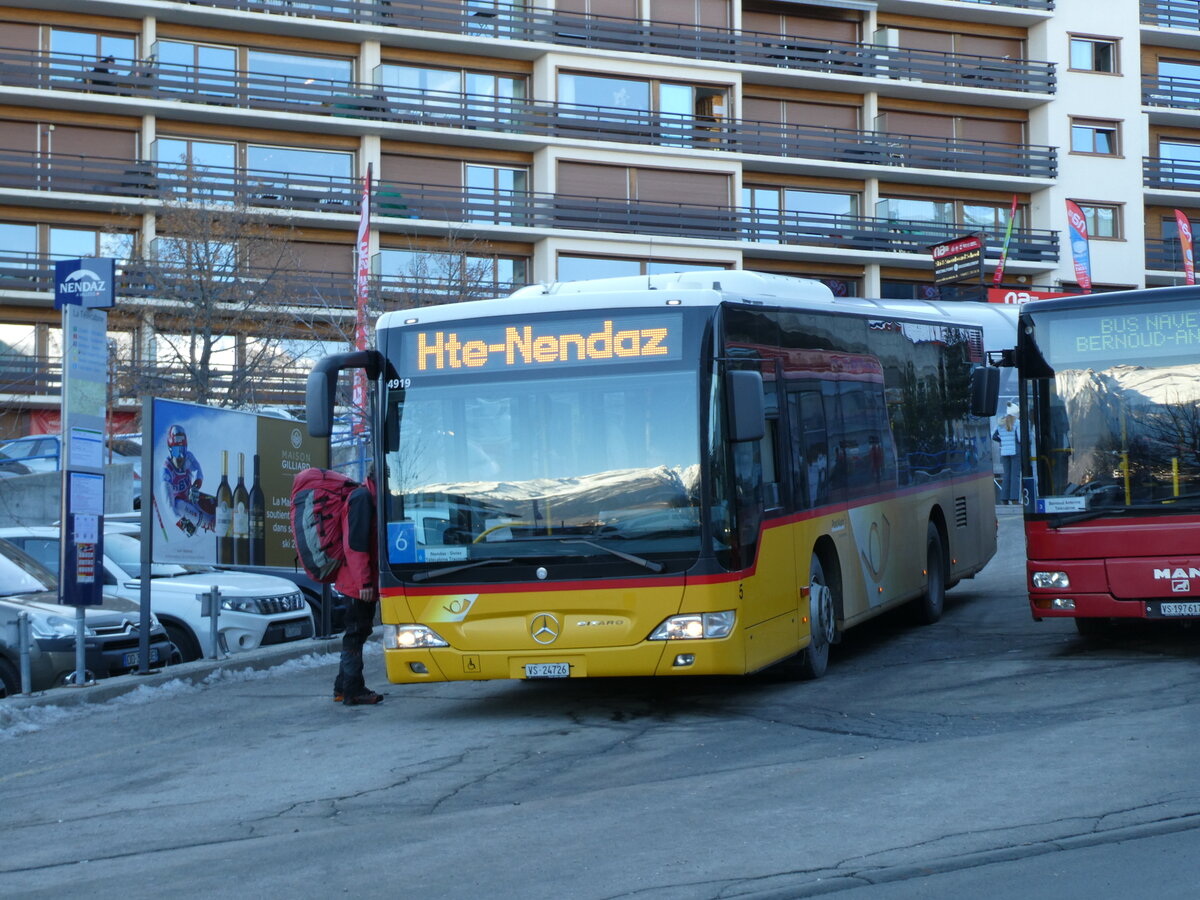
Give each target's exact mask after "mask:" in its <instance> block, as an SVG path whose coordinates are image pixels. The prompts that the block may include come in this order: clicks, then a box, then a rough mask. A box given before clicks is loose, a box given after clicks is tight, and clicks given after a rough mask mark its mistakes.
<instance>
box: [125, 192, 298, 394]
mask: <svg viewBox="0 0 1200 900" xmlns="http://www.w3.org/2000/svg"><path fill="white" fill-rule="evenodd" d="M202 178H203V173H195V174H193V175H192V176H191V178H190V182H189V183H193V184H195V183H200V184H202V183H203V181H202V180H201V179H202ZM157 233H158V237H157V239H156V241H155V243H154V246H153V247H152V248H151V253H150V254H149V256H148V257H147V258H145V259H143V260H139V261H137V262H135V263H131V264H130V266H129V267H128V268H127V270H126V273H127V279H128V281H129V282H130V284H131V287H132V289H133V290H134V291H135V292H136V293H137V294H139V295H141V296H142V297H143V298H144V302H145V303H146V304H147V306H148V307H149V309H150V311H151V312H152V313H153V322H154V331H155V333H154V341H155V344H156V353H155V356H156V360H155V361H154V363H153V364H152V365H143V366H141V367H137V366H131V367H130V368H129V369H128V370H127V372H126V374H127V380H126V383H125V384H123V386H122V387H123V389H124V390H129V391H131V392H134V393H145V392H151V393H170V394H171V395H173V396H178V397H182V398H183V399H187V400H191V401H194V402H198V403H206V404H210V405H218V406H241V405H246V404H248V403H249V404H253V403H254V402H255V401H258V402H262V400H263V398H264V391H269V390H270V387H271V386H272V385H277V384H279V383H280V382H281V381H286V380H288V379H289V377H290V378H293V379H294V376H295V371H294V369H295V366H296V362H297V356H296V353H295V352H294V350H292V349H291V348H290V346H289V339H290V338H293V337H300V336H303V335H304V334H305V333H306V332H307V330H308V328H309V327H311V326H310V323H306V322H305V321H304V317H303V316H299V315H297V313H296V310H295V305H294V302H293V299H294V296H295V293H296V290H297V288H298V286H299V284H298V282H299V279H298V278H297V277H296V275H295V272H296V270H297V268H298V260H297V254H296V251H295V247H294V244H295V237H294V228H293V227H292V226H291V225H290V224H288V223H286V222H283V223H280V222H279V219H278V216H277V215H270V214H266V213H263V212H259V211H256V210H253V209H251V208H250V207H249V206H247V204H246V203H244V202H243V201H241V200H239V199H235V198H233V197H229V196H217V197H213V196H208V197H194V196H193V197H186V196H184V197H171V198H168V199H167V200H165V201H164V203H163V205H162V207H161V208H160V210H159V212H158V215H157ZM147 362H149V361H147Z"/></svg>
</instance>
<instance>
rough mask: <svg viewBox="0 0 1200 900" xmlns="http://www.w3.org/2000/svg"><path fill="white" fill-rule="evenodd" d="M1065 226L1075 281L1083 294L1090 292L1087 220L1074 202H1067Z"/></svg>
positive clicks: (1090, 275)
mask: <svg viewBox="0 0 1200 900" xmlns="http://www.w3.org/2000/svg"><path fill="white" fill-rule="evenodd" d="M1067 224H1068V225H1069V226H1070V237H1071V255H1072V256H1073V257H1074V259H1075V280H1076V281H1077V282H1078V283H1079V286H1080V287H1081V288H1083V292H1084V293H1085V294H1090V293H1091V292H1092V260H1091V256H1090V254H1089V252H1088V231H1087V219H1085V218H1084V216H1083V210H1081V209H1080V208H1079V206H1078V204H1076V203H1075V201H1074V200H1068V201H1067Z"/></svg>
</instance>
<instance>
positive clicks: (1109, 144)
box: [1071, 119, 1121, 156]
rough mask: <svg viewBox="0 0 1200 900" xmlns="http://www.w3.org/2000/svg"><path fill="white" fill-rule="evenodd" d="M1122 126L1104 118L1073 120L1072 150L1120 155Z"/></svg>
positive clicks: (1096, 154) (1075, 151)
mask: <svg viewBox="0 0 1200 900" xmlns="http://www.w3.org/2000/svg"><path fill="white" fill-rule="evenodd" d="M1120 137H1121V128H1120V124H1119V123H1117V122H1110V121H1107V120H1103V119H1072V120H1071V152H1072V153H1088V154H1091V155H1094V156H1119V155H1120V153H1121V140H1120Z"/></svg>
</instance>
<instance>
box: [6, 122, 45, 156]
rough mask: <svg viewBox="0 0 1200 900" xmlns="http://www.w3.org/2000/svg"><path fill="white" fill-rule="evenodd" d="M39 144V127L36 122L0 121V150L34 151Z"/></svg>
mask: <svg viewBox="0 0 1200 900" xmlns="http://www.w3.org/2000/svg"><path fill="white" fill-rule="evenodd" d="M37 146H38V127H37V125H36V124H35V123H34V122H4V121H0V150H20V151H23V152H28V153H32V152H33V151H35V150H37Z"/></svg>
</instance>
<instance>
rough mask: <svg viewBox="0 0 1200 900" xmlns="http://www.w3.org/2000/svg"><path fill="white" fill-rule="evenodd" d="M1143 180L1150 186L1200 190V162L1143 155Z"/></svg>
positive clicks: (1177, 189) (1178, 189) (1176, 189)
mask: <svg viewBox="0 0 1200 900" xmlns="http://www.w3.org/2000/svg"><path fill="white" fill-rule="evenodd" d="M1142 182H1143V183H1144V184H1145V186H1146V187H1148V188H1160V189H1166V190H1175V191H1200V162H1198V161H1195V160H1186V159H1163V158H1161V157H1157V156H1145V157H1142Z"/></svg>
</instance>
